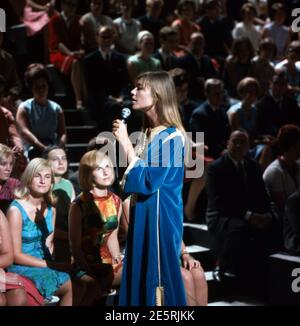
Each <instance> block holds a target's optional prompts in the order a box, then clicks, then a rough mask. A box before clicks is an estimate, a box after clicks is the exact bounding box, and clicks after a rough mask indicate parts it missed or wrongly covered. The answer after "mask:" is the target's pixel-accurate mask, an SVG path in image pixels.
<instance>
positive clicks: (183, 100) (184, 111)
mask: <svg viewBox="0 0 300 326" xmlns="http://www.w3.org/2000/svg"><path fill="white" fill-rule="evenodd" d="M168 73H169V75H170V76H171V77H172V79H173V82H174V84H175V89H176V95H177V101H178V108H179V113H180V116H181V120H182V123H183V126H184V128H185V130H186V131H190V124H189V122H190V119H191V116H192V113H193V111H194V110H195V109H196V108H197V106H198V105H199V103H198V102H195V101H193V100H191V99H190V98H189V97H188V93H189V79H188V75H187V73H186V71H185V70H183V69H180V68H175V69H172V70H170V71H169V72H168Z"/></svg>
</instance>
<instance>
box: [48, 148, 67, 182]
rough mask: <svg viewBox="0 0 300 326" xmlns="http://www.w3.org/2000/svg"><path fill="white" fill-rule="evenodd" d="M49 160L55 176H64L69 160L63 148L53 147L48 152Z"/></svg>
mask: <svg viewBox="0 0 300 326" xmlns="http://www.w3.org/2000/svg"><path fill="white" fill-rule="evenodd" d="M48 161H49V162H50V165H51V168H52V171H53V173H54V175H55V176H63V175H64V174H65V173H66V172H67V168H68V160H67V155H66V153H65V151H64V150H63V149H60V148H57V149H53V150H52V151H51V152H50V153H49V154H48Z"/></svg>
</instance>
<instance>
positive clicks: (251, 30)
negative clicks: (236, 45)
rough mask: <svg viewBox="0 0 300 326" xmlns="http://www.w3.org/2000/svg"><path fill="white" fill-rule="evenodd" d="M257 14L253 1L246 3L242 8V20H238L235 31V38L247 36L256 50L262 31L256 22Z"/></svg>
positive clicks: (233, 33) (233, 32)
mask: <svg viewBox="0 0 300 326" xmlns="http://www.w3.org/2000/svg"><path fill="white" fill-rule="evenodd" d="M255 16H256V9H255V7H254V5H253V4H252V3H245V4H244V5H243V6H242V8H241V18H242V21H241V22H238V23H237V24H236V25H235V27H234V29H233V31H232V37H233V39H237V38H240V37H247V38H248V39H249V40H250V42H251V43H252V46H253V49H254V51H255V52H256V51H257V49H258V44H259V41H260V37H261V35H260V32H259V30H258V27H257V26H256V25H255V24H254V19H255Z"/></svg>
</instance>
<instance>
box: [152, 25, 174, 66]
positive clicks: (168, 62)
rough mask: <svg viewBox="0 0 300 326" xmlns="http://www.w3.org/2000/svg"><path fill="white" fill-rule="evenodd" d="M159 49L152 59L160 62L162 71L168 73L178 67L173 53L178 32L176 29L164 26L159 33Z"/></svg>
mask: <svg viewBox="0 0 300 326" xmlns="http://www.w3.org/2000/svg"><path fill="white" fill-rule="evenodd" d="M159 43H160V48H159V49H158V50H157V51H156V52H155V53H154V54H153V57H154V58H156V59H158V60H159V61H160V66H161V69H162V70H165V71H169V70H171V69H174V68H176V67H178V63H179V62H178V59H177V57H176V56H175V55H174V51H175V50H176V48H177V45H178V32H177V31H176V29H174V28H172V27H170V26H165V27H163V28H162V29H161V30H160V31H159Z"/></svg>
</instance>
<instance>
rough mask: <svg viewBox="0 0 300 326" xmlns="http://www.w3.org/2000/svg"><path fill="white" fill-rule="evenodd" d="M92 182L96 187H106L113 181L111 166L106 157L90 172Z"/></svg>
mask: <svg viewBox="0 0 300 326" xmlns="http://www.w3.org/2000/svg"><path fill="white" fill-rule="evenodd" d="M92 177H93V184H94V186H95V187H96V188H100V189H106V188H107V187H109V186H110V185H112V183H113V181H114V172H113V167H112V166H111V164H110V162H109V161H108V160H107V159H104V160H101V162H99V163H98V165H97V167H96V168H95V169H94V170H93V172H92Z"/></svg>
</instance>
